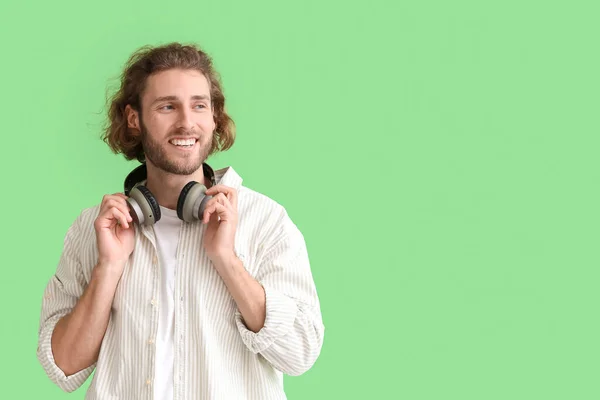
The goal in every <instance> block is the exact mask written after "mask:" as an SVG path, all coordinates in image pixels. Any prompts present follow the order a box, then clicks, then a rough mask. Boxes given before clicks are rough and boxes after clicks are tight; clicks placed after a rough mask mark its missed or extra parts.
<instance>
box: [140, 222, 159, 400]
mask: <svg viewBox="0 0 600 400" xmlns="http://www.w3.org/2000/svg"><path fill="white" fill-rule="evenodd" d="M142 231H143V233H144V236H145V237H146V238H147V239H148V240H149V242H150V244H151V246H149V245H148V244H147V243H146V246H149V247H150V248H149V250H150V254H149V257H150V260H151V263H152V265H151V268H150V270H151V271H152V291H151V293H152V294H151V297H150V299H147V301H148V307H150V312H149V315H150V318H149V319H148V323H149V324H150V325H149V327H148V332H149V335H148V338H147V343H146V357H145V358H146V359H147V360H148V361H147V363H146V364H145V365H144V366H142V367H143V370H144V375H143V376H145V382H144V388H145V390H144V392H145V395H144V397H145V398H147V399H148V400H152V399H153V398H154V378H155V376H154V375H155V369H156V347H155V343H156V335H157V332H158V317H159V301H160V300H161V299H160V269H159V257H158V249H157V247H156V239H155V235H154V230H153V229H152V228H151V227H146V226H144V227H143V228H142Z"/></svg>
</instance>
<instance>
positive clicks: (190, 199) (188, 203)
mask: <svg viewBox="0 0 600 400" xmlns="http://www.w3.org/2000/svg"><path fill="white" fill-rule="evenodd" d="M205 193H206V186H204V185H202V184H201V183H198V182H195V181H191V182H188V183H187V184H186V185H185V186H184V187H183V189H181V193H180V194H179V199H178V200H177V216H178V217H179V219H181V220H183V221H186V222H193V221H195V220H199V219H201V218H202V214H203V213H204V207H205V205H206V202H207V201H208V200H209V199H211V198H212V196H206V194H205Z"/></svg>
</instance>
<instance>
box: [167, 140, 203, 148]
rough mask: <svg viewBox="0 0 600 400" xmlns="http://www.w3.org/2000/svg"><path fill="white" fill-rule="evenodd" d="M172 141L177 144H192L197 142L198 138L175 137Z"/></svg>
mask: <svg viewBox="0 0 600 400" xmlns="http://www.w3.org/2000/svg"><path fill="white" fill-rule="evenodd" d="M169 142H170V143H172V144H174V145H176V146H191V145H193V144H194V143H196V139H185V140H182V139H174V140H170V141H169Z"/></svg>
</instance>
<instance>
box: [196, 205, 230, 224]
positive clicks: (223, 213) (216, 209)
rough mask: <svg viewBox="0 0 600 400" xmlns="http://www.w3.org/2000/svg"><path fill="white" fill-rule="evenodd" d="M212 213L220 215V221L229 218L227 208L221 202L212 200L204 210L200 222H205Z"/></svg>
mask: <svg viewBox="0 0 600 400" xmlns="http://www.w3.org/2000/svg"><path fill="white" fill-rule="evenodd" d="M213 215H215V216H218V217H220V218H221V220H222V221H227V220H228V219H229V218H228V217H229V210H228V209H227V208H226V207H225V206H224V205H223V204H221V203H219V202H214V203H213V204H211V205H210V206H207V207H206V209H205V210H204V214H203V217H202V222H203V223H207V222H208V220H209V219H210V217H211V216H213Z"/></svg>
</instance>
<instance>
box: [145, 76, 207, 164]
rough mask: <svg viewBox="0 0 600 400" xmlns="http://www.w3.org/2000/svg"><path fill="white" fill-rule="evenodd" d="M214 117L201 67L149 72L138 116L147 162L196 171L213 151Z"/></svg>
mask: <svg viewBox="0 0 600 400" xmlns="http://www.w3.org/2000/svg"><path fill="white" fill-rule="evenodd" d="M213 117H214V116H213V112H212V108H211V99H210V89H209V85H208V81H207V79H206V78H205V77H204V75H203V74H202V73H200V72H199V71H194V70H180V69H172V70H167V71H162V72H159V73H157V74H154V75H152V76H150V77H149V78H148V81H147V85H146V90H145V92H144V94H143V98H142V113H141V115H140V118H139V121H140V131H141V138H142V145H143V147H144V153H145V156H146V161H147V163H149V164H150V163H152V164H153V165H154V166H156V167H157V168H160V169H162V170H163V171H165V172H169V173H172V174H177V175H190V174H192V173H194V172H195V171H196V170H197V169H198V168H200V167H201V166H202V163H203V162H204V161H205V160H206V157H207V156H208V152H209V151H210V146H211V143H212V136H213V131H214V129H215V122H214V118H213ZM188 143H191V145H189V144H188Z"/></svg>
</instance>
